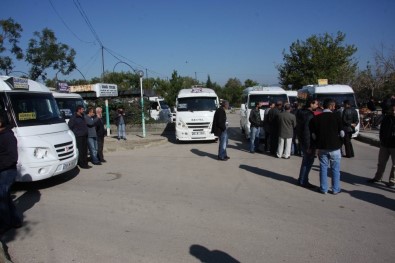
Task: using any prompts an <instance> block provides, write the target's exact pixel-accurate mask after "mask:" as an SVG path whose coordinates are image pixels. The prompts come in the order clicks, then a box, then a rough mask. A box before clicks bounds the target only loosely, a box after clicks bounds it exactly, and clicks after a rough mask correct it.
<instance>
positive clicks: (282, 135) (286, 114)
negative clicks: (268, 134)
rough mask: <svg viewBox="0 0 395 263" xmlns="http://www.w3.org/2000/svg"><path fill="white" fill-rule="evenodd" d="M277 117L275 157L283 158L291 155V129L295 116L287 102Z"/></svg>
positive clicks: (293, 126) (293, 127)
mask: <svg viewBox="0 0 395 263" xmlns="http://www.w3.org/2000/svg"><path fill="white" fill-rule="evenodd" d="M277 119H278V120H277V125H278V136H279V138H278V146H277V158H281V157H284V158H285V159H289V158H290V156H291V144H292V137H293V131H294V129H295V127H296V117H295V115H294V114H292V113H291V105H290V104H289V103H286V104H285V105H284V111H283V112H280V113H279V114H278V118H277ZM284 144H285V150H284ZM283 153H284V156H283Z"/></svg>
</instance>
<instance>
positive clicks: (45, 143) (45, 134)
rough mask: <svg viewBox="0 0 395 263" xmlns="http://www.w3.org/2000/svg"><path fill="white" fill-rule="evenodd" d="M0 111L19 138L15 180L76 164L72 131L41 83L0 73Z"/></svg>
mask: <svg viewBox="0 0 395 263" xmlns="http://www.w3.org/2000/svg"><path fill="white" fill-rule="evenodd" d="M0 114H1V115H3V116H4V117H5V119H6V121H7V124H8V125H10V126H11V127H12V130H13V131H14V134H15V136H16V138H17V140H18V157H19V158H18V164H17V169H18V175H17V181H23V182H28V181H38V180H42V179H46V178H49V177H52V176H56V175H59V174H62V173H65V172H67V171H70V170H72V169H74V167H75V166H76V165H77V161H78V150H77V147H76V140H75V137H74V134H73V132H72V131H71V130H70V129H69V127H68V126H67V124H66V122H65V121H64V119H63V118H62V116H61V114H60V111H59V109H58V106H57V104H56V101H55V99H54V97H53V95H52V93H51V92H50V90H49V89H48V88H47V87H46V86H44V85H43V84H41V83H38V82H36V81H33V80H30V79H23V78H17V77H9V76H0Z"/></svg>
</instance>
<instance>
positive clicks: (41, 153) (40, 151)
mask: <svg viewBox="0 0 395 263" xmlns="http://www.w3.org/2000/svg"><path fill="white" fill-rule="evenodd" d="M47 154H48V149H47V148H36V149H34V157H36V158H37V159H44V158H45V157H47Z"/></svg>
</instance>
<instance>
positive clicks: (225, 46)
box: [0, 0, 395, 85]
mask: <svg viewBox="0 0 395 263" xmlns="http://www.w3.org/2000/svg"><path fill="white" fill-rule="evenodd" d="M1 2H2V7H1V9H0V19H8V18H10V17H11V18H13V19H14V21H15V22H17V23H19V24H21V26H22V28H23V32H22V37H21V39H20V46H21V47H22V49H23V50H26V49H27V47H28V42H29V39H31V38H33V33H34V32H36V31H38V32H41V31H42V30H43V29H44V28H49V29H51V30H52V31H54V33H55V36H56V37H57V40H58V42H60V43H63V44H67V45H68V46H69V47H71V48H73V49H74V50H75V51H76V52H77V54H76V57H75V62H76V65H77V68H78V69H79V71H80V72H78V71H74V72H73V73H71V74H70V75H69V76H61V75H60V74H58V79H66V80H67V79H81V78H82V75H84V77H86V78H87V79H90V78H93V77H100V76H101V74H102V68H103V63H102V48H101V47H102V46H103V47H104V49H103V50H104V52H103V58H104V69H105V71H107V72H113V71H116V72H120V71H124V72H126V71H131V70H132V69H131V68H133V70H140V69H141V70H143V71H144V73H145V77H146V75H148V77H154V78H157V77H159V78H162V79H166V78H168V79H170V78H171V75H172V73H173V71H174V70H176V71H177V73H178V75H180V76H183V77H192V78H196V79H197V80H198V81H200V82H206V81H207V77H208V76H210V79H211V81H212V82H216V83H218V84H219V85H224V84H225V83H226V82H227V81H228V79H230V78H237V79H239V80H240V81H241V82H242V83H244V81H245V80H246V79H251V80H254V81H256V82H258V83H259V84H262V85H264V84H266V85H267V84H276V83H278V82H279V81H278V70H277V68H276V67H277V66H278V65H281V64H282V63H284V61H283V51H285V52H286V53H289V47H290V46H291V44H292V43H293V42H296V41H297V40H300V41H305V40H306V39H307V38H309V37H310V36H312V35H324V34H325V33H328V34H331V35H333V36H334V37H335V36H336V35H337V32H338V31H341V32H343V33H345V35H346V39H345V42H344V43H345V44H348V45H355V46H356V47H357V49H358V51H357V52H356V53H355V59H356V61H358V65H359V67H360V68H361V69H364V68H366V65H367V62H368V61H370V62H373V61H374V53H375V50H377V49H380V48H381V47H382V46H384V47H385V48H387V49H391V48H392V49H393V48H395V1H393V0H374V1H373V0H331V1H328V0H326V1H321V0H296V1H295V0H199V1H191V0H144V1H135V0H112V1H103V0H2V1H1ZM81 12H82V13H85V14H86V17H87V19H88V20H86V19H84V18H83V16H82V15H81ZM88 23H90V25H91V26H90V27H89V26H88ZM91 29H93V31H94V32H95V33H93V32H92V30H91ZM119 62H120V63H119ZM15 65H16V67H15V68H14V71H21V72H28V70H29V66H28V65H27V63H26V62H25V61H21V62H16V63H15ZM55 73H56V72H53V71H50V70H49V71H48V77H49V78H51V77H53V78H54V77H55Z"/></svg>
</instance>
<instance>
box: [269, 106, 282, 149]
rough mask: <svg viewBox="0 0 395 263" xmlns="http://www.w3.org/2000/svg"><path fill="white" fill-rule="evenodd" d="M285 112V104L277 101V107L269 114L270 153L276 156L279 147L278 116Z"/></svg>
mask: <svg viewBox="0 0 395 263" xmlns="http://www.w3.org/2000/svg"><path fill="white" fill-rule="evenodd" d="M282 110H283V102H282V101H277V102H276V106H275V107H274V108H273V109H271V110H270V111H269V113H268V116H267V117H268V121H269V126H270V153H271V154H272V155H275V154H276V151H277V147H278V120H277V117H278V114H279V113H280V112H282Z"/></svg>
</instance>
